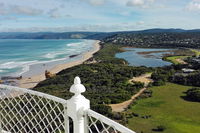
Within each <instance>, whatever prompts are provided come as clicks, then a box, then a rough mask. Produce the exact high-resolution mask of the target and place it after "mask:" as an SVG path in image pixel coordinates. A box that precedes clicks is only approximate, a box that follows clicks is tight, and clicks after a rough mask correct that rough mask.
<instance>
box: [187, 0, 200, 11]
mask: <svg viewBox="0 0 200 133" xmlns="http://www.w3.org/2000/svg"><path fill="white" fill-rule="evenodd" d="M186 9H187V10H189V11H200V0H193V1H192V2H190V3H189V4H188V5H187V6H186Z"/></svg>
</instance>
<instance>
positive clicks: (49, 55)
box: [43, 53, 59, 59]
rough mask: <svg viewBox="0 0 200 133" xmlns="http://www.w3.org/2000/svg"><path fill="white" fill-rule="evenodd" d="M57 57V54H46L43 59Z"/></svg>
mask: <svg viewBox="0 0 200 133" xmlns="http://www.w3.org/2000/svg"><path fill="white" fill-rule="evenodd" d="M57 55H59V53H47V54H45V55H44V56H43V57H45V58H48V59H54V58H56V56H57Z"/></svg>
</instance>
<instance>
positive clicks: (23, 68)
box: [0, 39, 94, 77]
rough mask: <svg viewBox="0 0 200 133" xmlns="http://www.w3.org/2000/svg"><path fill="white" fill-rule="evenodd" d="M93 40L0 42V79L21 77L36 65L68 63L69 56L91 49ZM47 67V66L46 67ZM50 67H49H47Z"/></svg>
mask: <svg viewBox="0 0 200 133" xmlns="http://www.w3.org/2000/svg"><path fill="white" fill-rule="evenodd" d="M93 43H94V41H93V40H79V39H68V40H32V39H30V40H23V39H22V40H21V39H20V40H1V39H0V77H1V76H5V75H11V76H13V75H15V76H17V75H21V74H23V73H26V72H28V71H29V69H30V68H31V67H32V68H34V67H38V66H37V65H36V64H44V63H45V64H51V65H52V64H53V63H55V62H57V63H58V62H60V63H63V61H65V62H69V61H72V60H75V59H78V58H80V57H75V58H73V59H71V58H70V57H69V56H70V55H75V54H81V53H84V52H87V51H89V50H91V49H92V48H93V45H92V44H93ZM46 66H47V65H46ZM49 66H50V65H49Z"/></svg>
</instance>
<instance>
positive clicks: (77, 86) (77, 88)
mask: <svg viewBox="0 0 200 133" xmlns="http://www.w3.org/2000/svg"><path fill="white" fill-rule="evenodd" d="M85 90H86V89H85V86H83V85H82V84H81V79H80V78H79V77H75V78H74V84H73V85H72V86H71V88H70V92H72V93H74V94H75V96H78V95H80V94H81V93H83V92H85Z"/></svg>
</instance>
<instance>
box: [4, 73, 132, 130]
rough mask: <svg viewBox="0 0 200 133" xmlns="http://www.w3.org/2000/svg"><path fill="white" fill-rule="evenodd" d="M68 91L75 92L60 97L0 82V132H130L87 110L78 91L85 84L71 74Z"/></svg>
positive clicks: (86, 100) (87, 107)
mask: <svg viewBox="0 0 200 133" xmlns="http://www.w3.org/2000/svg"><path fill="white" fill-rule="evenodd" d="M70 92H72V93H74V94H75V95H74V96H73V97H72V98H71V99H69V100H64V99H61V98H58V97H55V96H51V95H48V94H44V93H40V92H36V91H33V90H28V89H23V88H19V87H13V86H7V85H0V133H72V131H73V133H134V132H133V131H131V130H130V129H128V128H126V127H124V126H122V125H120V124H118V123H116V122H115V121H112V120H110V119H108V118H107V117H105V116H103V115H101V114H99V113H97V112H94V111H92V110H90V101H89V100H88V99H86V98H85V97H84V96H82V95H81V93H82V92H85V87H84V86H83V85H82V84H81V81H80V78H79V77H76V78H75V80H74V85H72V87H71V88H70ZM69 118H71V119H72V121H71V122H70V121H69ZM72 125H73V127H72Z"/></svg>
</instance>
